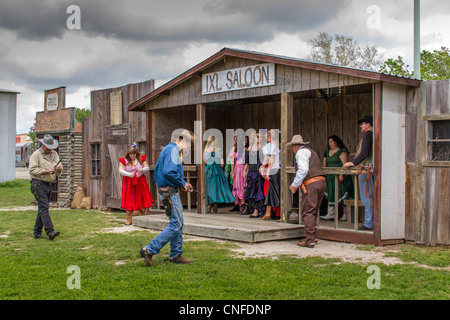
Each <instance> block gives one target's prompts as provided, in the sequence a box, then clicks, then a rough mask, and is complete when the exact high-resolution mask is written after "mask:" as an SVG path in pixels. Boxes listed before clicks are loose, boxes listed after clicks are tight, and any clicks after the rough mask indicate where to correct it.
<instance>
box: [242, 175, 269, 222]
mask: <svg viewBox="0 0 450 320" xmlns="http://www.w3.org/2000/svg"><path fill="white" fill-rule="evenodd" d="M245 201H246V202H247V203H248V207H249V209H250V213H252V212H253V211H254V210H255V209H258V210H259V214H262V213H263V212H264V211H265V206H264V178H263V177H262V176H261V175H260V174H259V172H258V171H249V172H248V174H247V188H246V189H245Z"/></svg>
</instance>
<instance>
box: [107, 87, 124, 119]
mask: <svg viewBox="0 0 450 320" xmlns="http://www.w3.org/2000/svg"><path fill="white" fill-rule="evenodd" d="M109 99H110V100H109V101H110V107H111V125H117V124H122V91H113V92H111V94H110V96H109Z"/></svg>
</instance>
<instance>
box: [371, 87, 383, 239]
mask: <svg viewBox="0 0 450 320" xmlns="http://www.w3.org/2000/svg"><path fill="white" fill-rule="evenodd" d="M382 98H383V92H382V82H376V83H374V84H373V109H374V123H373V125H374V129H373V130H374V145H373V150H374V156H373V158H374V165H375V170H374V189H375V190H374V199H373V201H374V208H373V235H374V241H375V245H377V246H381V169H382V168H381V155H382V150H381V142H382V141H383V140H382V137H383V135H382V132H383V130H382V124H383V119H382V114H383V103H382V101H383V100H382Z"/></svg>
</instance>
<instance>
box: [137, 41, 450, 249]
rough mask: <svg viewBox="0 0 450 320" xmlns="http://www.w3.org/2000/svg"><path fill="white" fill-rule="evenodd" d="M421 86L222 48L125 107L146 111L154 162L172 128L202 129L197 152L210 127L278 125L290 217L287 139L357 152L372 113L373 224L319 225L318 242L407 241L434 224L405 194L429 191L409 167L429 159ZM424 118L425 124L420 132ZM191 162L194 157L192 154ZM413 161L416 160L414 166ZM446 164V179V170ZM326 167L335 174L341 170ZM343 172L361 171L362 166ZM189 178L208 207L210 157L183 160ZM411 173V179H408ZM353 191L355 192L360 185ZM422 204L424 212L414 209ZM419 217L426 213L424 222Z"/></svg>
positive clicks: (285, 211)
mask: <svg viewBox="0 0 450 320" xmlns="http://www.w3.org/2000/svg"><path fill="white" fill-rule="evenodd" d="M421 84H422V82H421V81H419V80H415V79H409V78H403V77H397V76H390V75H386V74H382V73H378V72H372V71H365V70H358V69H353V68H347V67H340V66H336V65H327V64H321V63H314V62H310V61H305V60H300V59H296V58H289V57H281V56H276V55H271V54H264V53H257V52H250V51H244V50H236V49H229V48H224V49H222V50H221V51H219V52H218V53H216V54H214V55H213V56H211V57H210V58H208V59H206V60H204V61H203V62H201V63H199V64H197V65H196V66H194V67H193V68H191V69H189V70H187V71H186V72H184V73H182V74H181V75H179V76H178V77H176V78H174V79H173V80H171V81H169V82H167V83H166V84H164V85H163V86H161V87H159V88H157V89H156V90H154V91H152V92H150V93H149V94H147V95H144V96H143V97H142V98H140V99H137V100H136V101H134V102H133V103H131V104H130V105H129V106H128V110H129V111H141V112H146V115H147V121H148V123H147V136H146V139H147V148H148V149H147V154H148V161H149V163H150V164H151V165H153V166H154V165H155V164H156V161H157V159H158V155H159V153H160V152H161V150H162V148H163V147H164V146H165V145H167V143H168V142H169V139H170V136H171V133H172V132H173V131H174V130H175V129H179V128H184V129H188V130H191V131H193V132H195V133H196V135H197V138H196V146H195V148H199V149H198V150H203V149H204V146H205V141H202V140H203V139H201V138H200V139H199V138H198V137H203V134H204V133H205V131H206V130H208V129H211V128H216V129H219V130H220V131H221V132H222V134H223V137H225V136H226V134H225V132H226V130H227V129H234V130H236V129H239V128H240V129H243V130H244V131H245V130H247V129H249V128H254V129H255V130H259V129H261V128H267V129H280V131H281V143H280V145H281V152H282V153H281V205H280V206H281V218H282V219H281V220H282V222H285V223H287V222H288V221H289V215H290V214H291V213H293V212H296V211H297V210H298V209H297V208H295V207H294V201H293V197H292V194H291V193H290V191H289V189H288V188H289V185H290V184H291V182H292V179H293V177H294V174H295V170H296V165H295V163H294V159H293V154H292V152H290V151H287V150H286V148H285V144H286V143H287V142H289V141H290V140H291V139H292V137H293V135H295V134H301V135H302V136H303V138H304V139H305V140H306V141H310V142H311V143H310V145H309V146H310V147H311V148H313V149H314V150H316V151H317V153H318V154H319V156H323V154H324V152H325V150H326V149H327V144H328V137H329V136H330V135H333V134H336V135H338V136H340V137H341V139H342V140H343V141H344V143H345V144H346V146H347V148H348V149H349V150H350V153H355V152H356V149H357V144H358V142H359V140H360V139H361V135H360V129H359V126H358V123H357V121H358V119H360V118H362V117H363V116H364V115H366V114H370V115H373V117H374V144H373V152H374V172H373V174H374V180H375V190H374V191H375V199H374V207H375V209H374V224H375V227H374V230H373V232H367V231H359V230H358V228H357V227H358V217H356V218H353V220H354V221H356V222H352V221H351V220H349V223H344V222H341V221H338V219H336V221H334V222H332V224H331V225H330V224H328V225H326V224H325V223H324V222H323V221H320V222H319V223H318V235H319V238H322V239H331V240H340V241H350V242H359V243H372V244H375V245H383V244H393V243H400V242H404V241H407V240H411V241H416V242H420V241H421V240H420V239H419V238H420V237H422V238H423V234H424V232H425V231H424V228H425V229H426V228H428V229H430V228H432V227H430V226H428V227H424V225H427V223H426V222H425V223H424V221H426V218H423V216H424V213H423V203H422V204H420V203H417V205H415V206H412V205H411V204H410V203H409V201H410V199H408V196H409V197H413V195H412V193H413V192H416V190H421V192H422V195H423V193H424V190H423V189H424V188H423V183H424V182H423V179H424V177H423V176H422V177H421V178H420V179H422V180H420V179H416V178H415V175H414V174H412V173H411V170H413V171H414V170H415V171H420V170H423V166H422V164H421V161H426V160H423V159H422V158H420V157H422V153H423V152H422V151H423V147H420V148H421V149H420V150H421V151H420V153H421V154H420V155H419V152H416V149H417V148H419V147H418V146H416V145H420V144H421V141H419V140H420V139H421V138H420V137H421V136H420V134H419V132H418V131H419V129H421V128H422V127H423V124H422V122H423V119H422V118H421V117H422V112H424V111H421V107H420V104H421V103H423V104H425V103H426V99H425V98H424V97H423V96H422V95H421V92H425V91H426V90H424V89H422V88H421ZM422 87H423V84H422ZM418 88H421V89H418ZM447 89H448V83H447ZM447 92H448V91H447ZM424 100H425V101H424ZM447 103H448V101H447ZM443 112H445V113H446V114H447V118H445V117H444V118H443V119H448V114H449V113H450V108H448V109H446V110H444V107H443ZM438 118H439V117H437V118H433V119H435V120H437V119H438ZM439 119H440V118H439ZM195 121H198V122H195ZM194 122H195V123H194ZM417 124H420V125H421V127H420V128H417ZM416 128H417V130H416ZM411 137H413V139H412V138H411ZM224 142H225V141H224ZM224 146H225V144H224ZM413 151H414V152H413ZM416 156H417V157H416ZM187 158H189V157H187ZM184 159H186V157H184ZM190 159H191V161H192V155H191V158H190ZM407 161H411V162H413V164H412V165H408V164H407ZM191 163H193V162H191ZM447 164H448V162H447ZM444 166H445V163H444ZM444 169H446V170H447V171H445V172H446V174H447V175H448V173H449V171H448V168H444ZM444 169H443V170H444ZM326 170H327V173H328V174H334V175H335V176H336V177H337V175H338V174H340V173H342V171H339V170H330V169H326ZM341 170H345V173H346V174H350V175H353V176H354V177H356V173H357V170H355V169H353V170H352V169H341ZM185 174H190V176H191V177H194V176H195V177H196V179H192V180H191V182H192V183H193V185H194V186H196V187H197V189H198V190H200V191H201V192H202V195H201V196H198V197H197V204H198V206H197V208H198V213H205V212H206V211H205V207H206V203H205V202H206V201H205V190H206V187H205V186H206V182H205V163H204V162H202V164H196V165H195V164H194V165H192V164H186V165H185ZM407 177H408V179H409V180H408V181H409V184H406V179H407ZM426 179H427V178H425V180H426ZM336 181H337V178H336ZM354 181H355V182H356V181H357V179H354ZM420 181H422V187H421V184H420ZM151 183H152V184H153V180H152V179H151ZM445 183H446V186H447V190H445V191H443V192H446V195H447V203H445V204H444V208H448V207H449V205H448V198H449V197H450V194H449V191H448V189H449V188H448V182H445ZM412 185H414V187H412ZM440 186H441V188H442V185H440ZM413 188H414V189H413ZM436 188H437V187H436ZM153 190H154V188H153ZM355 190H358V188H357V187H356V186H355ZM425 193H426V192H425ZM155 196H156V195H155V194H153V197H154V198H155ZM424 201H425V202H426V201H427V200H424ZM420 205H422V211H420V209H418V208H417V207H418V206H420ZM347 206H348V207H349V208H350V209H351V210H352V212H353V211H354V208H355V207H360V205H359V203H358V201H357V199H356V200H355V201H353V200H352V201H351V202H350V203H347ZM445 206H446V207H445ZM419 211H420V212H419ZM443 211H445V210H443ZM360 212H362V211H360ZM445 214H446V216H445ZM356 215H357V216H358V210H356ZM420 215H422V218H421V219H419V218H417V217H418V216H420ZM199 217H200V218H201V217H202V216H199ZM436 219H437V218H436ZM442 219H443V220H444V223H446V225H444V227H443V230H444V231H443V232H441V238H442V239H441V240H440V243H445V242H446V243H447V244H448V237H449V236H448V233H449V232H448V228H449V224H448V219H449V217H448V210H447V213H444V217H443V218H442ZM414 221H415V222H414ZM445 221H446V222H445ZM445 229H446V230H445ZM422 242H424V241H423V239H422ZM438 243H439V242H438Z"/></svg>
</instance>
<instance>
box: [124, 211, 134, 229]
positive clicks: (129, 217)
mask: <svg viewBox="0 0 450 320" xmlns="http://www.w3.org/2000/svg"><path fill="white" fill-rule="evenodd" d="M132 223H133V212H127V222H125V225H126V226H131V225H132Z"/></svg>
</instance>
